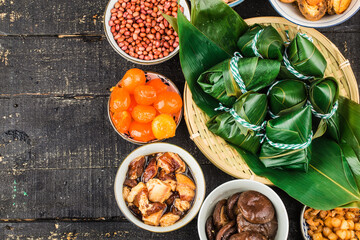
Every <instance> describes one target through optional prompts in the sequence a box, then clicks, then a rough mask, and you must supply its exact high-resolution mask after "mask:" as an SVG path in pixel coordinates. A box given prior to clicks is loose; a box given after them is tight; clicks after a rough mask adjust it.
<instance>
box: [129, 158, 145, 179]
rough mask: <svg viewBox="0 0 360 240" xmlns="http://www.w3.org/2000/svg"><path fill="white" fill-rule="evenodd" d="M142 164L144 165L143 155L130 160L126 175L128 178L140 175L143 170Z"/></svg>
mask: <svg viewBox="0 0 360 240" xmlns="http://www.w3.org/2000/svg"><path fill="white" fill-rule="evenodd" d="M144 165H145V157H144V156H141V157H138V158H135V159H134V160H132V161H131V162H130V164H129V168H128V172H127V177H128V178H129V179H137V178H139V177H141V174H142V173H143V171H144Z"/></svg>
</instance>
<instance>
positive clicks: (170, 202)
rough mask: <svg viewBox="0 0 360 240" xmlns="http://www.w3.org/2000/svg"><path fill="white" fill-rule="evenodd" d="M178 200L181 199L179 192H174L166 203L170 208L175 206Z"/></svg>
mask: <svg viewBox="0 0 360 240" xmlns="http://www.w3.org/2000/svg"><path fill="white" fill-rule="evenodd" d="M176 198H180V195H179V193H178V192H173V193H172V194H171V195H170V197H169V198H168V199H167V200H166V201H165V203H166V204H167V205H168V206H171V205H173V203H174V201H175V199H176Z"/></svg>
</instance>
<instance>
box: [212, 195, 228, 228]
mask: <svg viewBox="0 0 360 240" xmlns="http://www.w3.org/2000/svg"><path fill="white" fill-rule="evenodd" d="M225 204H226V199H223V200H221V201H219V202H218V203H217V204H216V206H215V209H214V212H213V220H214V225H215V227H216V229H217V230H220V229H221V228H222V227H223V226H224V225H225V224H227V223H228V222H229V218H228V216H227V215H226V210H225Z"/></svg>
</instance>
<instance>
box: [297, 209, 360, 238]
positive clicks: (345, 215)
mask: <svg viewBox="0 0 360 240" xmlns="http://www.w3.org/2000/svg"><path fill="white" fill-rule="evenodd" d="M300 227H301V231H302V234H303V237H304V239H306V240H340V239H360V209H359V208H335V209H331V210H317V209H314V208H311V207H308V206H304V208H303V210H302V212H301V216H300Z"/></svg>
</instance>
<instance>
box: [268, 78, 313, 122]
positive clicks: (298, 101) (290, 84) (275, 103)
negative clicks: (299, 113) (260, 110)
mask: <svg viewBox="0 0 360 240" xmlns="http://www.w3.org/2000/svg"><path fill="white" fill-rule="evenodd" d="M268 100H269V109H270V111H271V112H272V113H273V114H275V115H278V116H283V115H285V114H288V113H290V112H293V111H296V110H298V109H300V108H302V107H304V105H305V103H306V100H307V89H306V85H305V83H304V82H303V81H299V80H284V81H280V82H278V83H277V84H276V85H274V86H273V87H272V89H271V90H270V92H269V96H268Z"/></svg>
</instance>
